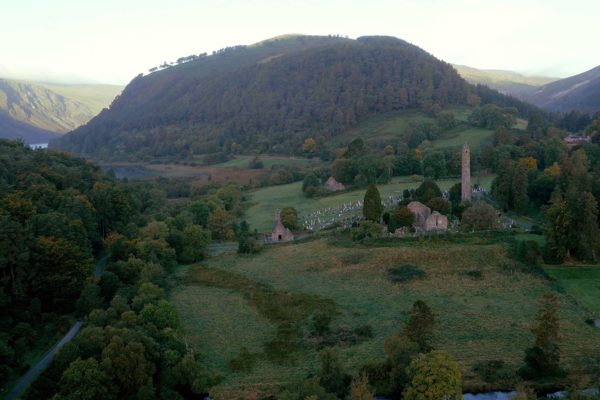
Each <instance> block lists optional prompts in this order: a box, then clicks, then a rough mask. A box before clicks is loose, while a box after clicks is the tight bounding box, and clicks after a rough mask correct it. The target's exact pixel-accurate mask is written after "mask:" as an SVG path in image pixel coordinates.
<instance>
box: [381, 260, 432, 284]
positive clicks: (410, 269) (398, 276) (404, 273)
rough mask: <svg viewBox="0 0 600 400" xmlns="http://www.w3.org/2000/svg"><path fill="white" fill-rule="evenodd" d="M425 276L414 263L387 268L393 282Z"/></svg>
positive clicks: (407, 280) (408, 280)
mask: <svg viewBox="0 0 600 400" xmlns="http://www.w3.org/2000/svg"><path fill="white" fill-rule="evenodd" d="M425 276H427V274H426V273H425V271H423V270H422V269H421V268H419V267H417V266H416V265H410V264H405V265H401V266H399V267H394V268H390V269H388V277H389V278H390V280H391V281H392V282H394V283H406V282H410V281H412V280H415V279H423V278H425Z"/></svg>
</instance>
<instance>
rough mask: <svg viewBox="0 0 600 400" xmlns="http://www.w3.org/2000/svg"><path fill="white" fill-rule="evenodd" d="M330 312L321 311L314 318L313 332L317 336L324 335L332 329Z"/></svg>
mask: <svg viewBox="0 0 600 400" xmlns="http://www.w3.org/2000/svg"><path fill="white" fill-rule="evenodd" d="M331 319H332V317H331V315H330V314H322V313H319V314H317V315H315V316H314V318H313V332H314V334H315V335H317V336H323V335H325V334H327V333H329V332H330V331H331V329H330V327H329V324H330V323H331Z"/></svg>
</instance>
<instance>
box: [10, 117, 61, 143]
mask: <svg viewBox="0 0 600 400" xmlns="http://www.w3.org/2000/svg"><path fill="white" fill-rule="evenodd" d="M58 136H59V134H58V133H56V132H51V131H47V130H44V129H40V128H37V127H35V126H32V125H29V124H26V123H24V122H21V121H18V120H16V119H14V118H12V117H11V116H10V115H8V114H7V113H6V112H5V111H3V110H0V138H3V139H11V140H15V139H21V140H23V141H24V142H25V143H28V144H34V143H48V142H49V141H50V140H51V139H53V138H56V137H58Z"/></svg>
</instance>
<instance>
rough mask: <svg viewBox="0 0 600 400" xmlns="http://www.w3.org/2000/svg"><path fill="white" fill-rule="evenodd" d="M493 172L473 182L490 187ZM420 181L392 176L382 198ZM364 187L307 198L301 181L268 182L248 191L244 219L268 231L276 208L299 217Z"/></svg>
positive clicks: (354, 196)
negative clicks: (272, 184)
mask: <svg viewBox="0 0 600 400" xmlns="http://www.w3.org/2000/svg"><path fill="white" fill-rule="evenodd" d="M492 179H493V176H484V177H481V178H474V179H473V183H479V184H480V185H481V186H482V187H484V188H488V189H489V188H490V187H491V183H492ZM458 181H459V179H458V178H456V179H441V180H438V181H437V184H438V186H439V187H440V188H441V189H442V190H448V189H449V188H450V187H451V186H452V185H454V184H455V183H457V182H458ZM420 184H421V182H414V181H412V179H411V178H410V177H395V178H393V179H392V181H391V182H390V183H388V184H386V185H378V186H377V188H378V189H379V193H380V194H381V198H382V199H384V198H385V197H388V196H392V195H400V194H402V192H403V191H404V189H416V188H417V187H418V186H419V185H420ZM364 195H365V190H364V189H361V190H353V191H348V192H342V193H339V194H334V195H331V196H326V197H320V198H306V197H304V195H303V193H302V182H294V183H289V184H287V185H279V186H270V187H267V188H263V189H258V190H255V191H253V192H250V193H249V194H248V203H249V204H250V206H249V207H248V209H247V210H246V212H245V215H246V221H247V222H248V223H249V224H250V226H251V228H252V229H257V230H258V231H259V232H267V231H269V230H270V229H271V226H272V224H273V213H274V211H275V210H276V209H277V208H283V207H294V208H296V210H297V211H298V214H299V216H300V217H302V215H306V214H308V213H311V212H314V211H316V210H319V209H324V208H327V207H336V206H339V205H341V204H344V203H350V202H356V201H358V200H362V199H363V198H364Z"/></svg>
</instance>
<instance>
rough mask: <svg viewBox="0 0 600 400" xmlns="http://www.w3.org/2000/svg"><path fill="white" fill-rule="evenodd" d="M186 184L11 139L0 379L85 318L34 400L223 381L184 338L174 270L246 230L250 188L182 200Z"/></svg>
mask: <svg viewBox="0 0 600 400" xmlns="http://www.w3.org/2000/svg"><path fill="white" fill-rule="evenodd" d="M178 185H179V183H175V184H174V186H173V188H171V186H172V185H171V184H170V182H168V181H164V180H159V181H155V182H125V181H118V180H116V179H115V178H113V177H112V176H110V175H108V174H106V173H103V172H102V171H101V170H100V169H99V168H98V167H97V166H94V165H92V164H90V163H88V162H87V161H85V160H83V159H80V158H74V157H72V156H70V155H68V154H65V153H57V152H53V151H45V150H31V149H29V148H28V147H27V146H25V145H24V144H23V143H22V142H11V141H7V140H0V193H1V195H0V222H1V223H0V270H1V272H0V277H1V280H0V284H1V287H0V304H1V305H2V309H1V312H0V387H2V388H5V387H6V385H7V384H10V383H11V382H14V379H16V378H18V377H19V376H20V375H22V374H23V373H25V372H26V371H27V369H28V368H29V367H30V364H31V361H32V360H35V354H36V353H37V352H39V351H45V350H46V349H47V348H49V347H50V346H51V344H52V343H53V341H55V340H56V339H58V338H59V337H61V336H62V334H64V332H66V330H68V327H69V325H70V324H71V323H73V322H74V321H75V319H79V320H83V321H85V324H84V327H83V329H82V330H81V332H80V333H79V334H78V335H77V336H76V338H75V339H74V340H73V341H72V342H70V343H68V344H67V345H66V346H65V347H64V348H63V349H62V351H61V352H60V353H59V354H58V355H57V356H56V357H55V358H54V360H53V361H52V364H51V365H50V367H49V368H48V369H47V370H46V371H45V372H44V373H43V374H42V376H41V377H40V378H39V379H38V380H37V381H36V382H35V383H34V385H33V386H32V387H31V388H30V389H29V391H28V392H27V394H26V396H25V398H29V399H39V398H52V397H53V396H55V397H53V398H55V399H80V398H102V399H113V398H114V399H116V398H137V399H139V398H147V399H151V398H178V396H185V395H187V394H190V393H197V394H198V393H205V391H206V388H207V387H208V386H209V385H210V384H211V382H214V381H215V379H217V377H215V376H214V375H213V374H211V373H210V372H209V371H207V370H206V369H205V368H203V366H202V365H201V363H200V362H199V361H198V360H196V358H195V356H194V354H193V353H192V352H191V351H190V350H189V349H188V348H187V347H186V345H185V344H184V343H183V342H182V341H181V339H180V338H179V337H178V335H177V334H176V329H177V327H178V324H179V322H178V321H179V320H178V316H177V313H176V311H175V309H174V307H173V306H172V305H171V304H170V303H169V302H168V301H167V296H168V293H169V290H170V288H172V287H173V285H174V282H173V279H172V275H171V272H173V270H174V268H175V267H176V266H177V264H178V263H192V262H197V261H199V260H202V259H203V258H204V257H205V256H206V255H207V251H208V250H207V249H208V245H209V243H210V242H211V239H212V238H215V239H217V240H231V239H233V238H234V237H236V236H238V237H239V236H240V235H239V233H238V232H239V231H240V227H239V224H237V223H236V221H237V218H238V216H239V215H240V214H241V208H240V207H241V202H242V193H241V191H240V188H239V187H237V186H236V185H232V184H230V185H225V186H223V187H219V186H216V185H212V186H210V187H207V188H204V189H203V190H201V191H198V192H196V193H195V194H194V196H193V197H192V199H191V201H190V202H186V203H175V204H171V203H169V202H168V201H167V199H168V197H169V196H171V195H172V196H177V194H174V193H176V192H178V190H179V189H178ZM188 194H189V193H188ZM245 229H246V233H244V239H245V243H247V244H248V243H251V242H252V239H251V238H249V237H248V236H249V234H248V232H247V229H248V227H247V225H246V226H245ZM96 260H101V262H99V263H97V262H96ZM104 264H105V265H104ZM103 265H104V266H103ZM3 390H5V389H3Z"/></svg>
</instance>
